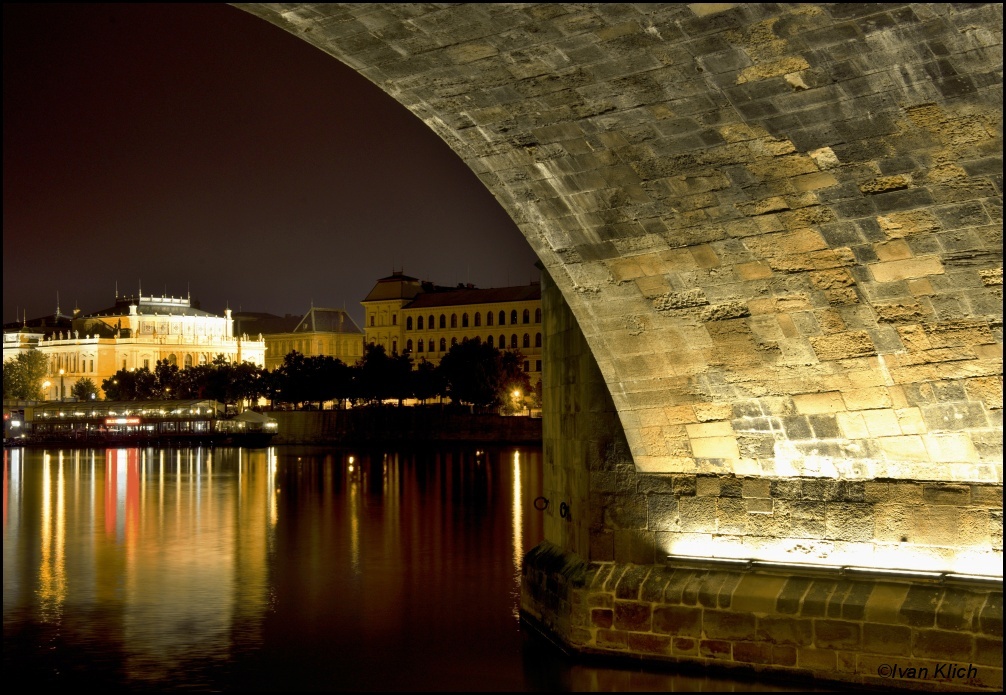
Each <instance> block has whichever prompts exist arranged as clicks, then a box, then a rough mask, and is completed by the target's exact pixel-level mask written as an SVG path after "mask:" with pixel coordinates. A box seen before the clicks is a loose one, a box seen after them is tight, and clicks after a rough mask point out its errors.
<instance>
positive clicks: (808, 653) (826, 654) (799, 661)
mask: <svg viewBox="0 0 1006 695" xmlns="http://www.w3.org/2000/svg"><path fill="white" fill-rule="evenodd" d="M796 665H797V666H799V667H800V668H802V669H806V670H808V671H810V672H812V673H813V672H819V673H821V674H832V673H835V670H836V667H837V660H836V658H835V652H834V650H831V649H815V648H811V647H804V648H800V649H797V650H796Z"/></svg>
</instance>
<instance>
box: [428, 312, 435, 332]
mask: <svg viewBox="0 0 1006 695" xmlns="http://www.w3.org/2000/svg"><path fill="white" fill-rule="evenodd" d="M426 325H427V326H429V328H430V330H431V331H432V330H433V327H434V326H436V325H437V324H436V323H435V322H434V321H433V314H430V320H429V323H427V324H426Z"/></svg>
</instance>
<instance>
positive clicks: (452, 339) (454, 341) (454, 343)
mask: <svg viewBox="0 0 1006 695" xmlns="http://www.w3.org/2000/svg"><path fill="white" fill-rule="evenodd" d="M457 344H458V339H457V338H451V347H454V346H455V345H457Z"/></svg>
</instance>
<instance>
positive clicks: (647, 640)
mask: <svg viewBox="0 0 1006 695" xmlns="http://www.w3.org/2000/svg"><path fill="white" fill-rule="evenodd" d="M628 647H629V651H632V652H635V653H637V654H651V655H655V656H661V655H665V654H669V653H670V651H671V638H670V637H666V636H664V635H654V634H640V633H638V632H630V633H629V642H628Z"/></svg>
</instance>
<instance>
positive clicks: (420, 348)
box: [417, 338, 423, 352]
mask: <svg viewBox="0 0 1006 695" xmlns="http://www.w3.org/2000/svg"><path fill="white" fill-rule="evenodd" d="M417 347H418V348H419V350H418V352H422V351H423V339H422V338H420V339H419V343H417Z"/></svg>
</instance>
